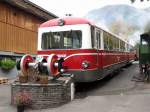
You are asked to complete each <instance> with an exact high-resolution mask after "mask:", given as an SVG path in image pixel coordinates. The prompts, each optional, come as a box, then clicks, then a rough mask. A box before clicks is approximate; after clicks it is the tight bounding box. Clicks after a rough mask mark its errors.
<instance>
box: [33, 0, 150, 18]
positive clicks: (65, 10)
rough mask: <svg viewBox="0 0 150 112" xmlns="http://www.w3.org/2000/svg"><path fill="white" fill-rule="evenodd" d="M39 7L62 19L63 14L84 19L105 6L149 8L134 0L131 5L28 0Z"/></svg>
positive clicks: (122, 0)
mask: <svg viewBox="0 0 150 112" xmlns="http://www.w3.org/2000/svg"><path fill="white" fill-rule="evenodd" d="M30 1H31V2H33V3H35V4H37V5H39V6H41V7H42V8H44V9H46V10H48V11H49V12H51V13H53V14H55V15H57V16H58V17H63V16H65V14H72V16H76V17H84V16H85V15H86V14H87V13H88V12H89V11H91V10H93V9H97V8H101V7H104V6H107V5H116V4H126V5H130V6H133V7H136V8H147V7H150V1H147V0H144V2H140V0H136V2H134V3H131V1H130V0H30Z"/></svg>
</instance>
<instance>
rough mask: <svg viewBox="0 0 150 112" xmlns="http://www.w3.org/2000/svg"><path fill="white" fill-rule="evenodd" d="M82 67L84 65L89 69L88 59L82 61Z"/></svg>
mask: <svg viewBox="0 0 150 112" xmlns="http://www.w3.org/2000/svg"><path fill="white" fill-rule="evenodd" d="M82 67H83V68H84V69H87V68H88V67H89V62H88V61H83V62H82Z"/></svg>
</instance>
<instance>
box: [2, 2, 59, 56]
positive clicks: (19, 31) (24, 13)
mask: <svg viewBox="0 0 150 112" xmlns="http://www.w3.org/2000/svg"><path fill="white" fill-rule="evenodd" d="M53 18H57V16H56V15H54V14H52V13H50V12H48V11H46V10H44V9H42V8H41V7H39V6H37V5H35V4H33V3H32V2H30V1H28V0H0V55H1V54H5V53H6V54H9V53H11V54H26V53H29V54H36V50H37V31H38V26H39V25H40V24H41V23H43V22H45V21H47V20H49V19H53Z"/></svg>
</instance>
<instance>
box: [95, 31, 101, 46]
mask: <svg viewBox="0 0 150 112" xmlns="http://www.w3.org/2000/svg"><path fill="white" fill-rule="evenodd" d="M95 43H96V46H97V48H100V47H101V39H100V32H99V31H98V32H96V41H95Z"/></svg>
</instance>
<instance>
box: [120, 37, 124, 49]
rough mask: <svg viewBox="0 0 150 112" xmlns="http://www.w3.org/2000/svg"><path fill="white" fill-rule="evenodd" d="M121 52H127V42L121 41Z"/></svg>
mask: <svg viewBox="0 0 150 112" xmlns="http://www.w3.org/2000/svg"><path fill="white" fill-rule="evenodd" d="M120 51H125V42H124V41H122V40H120Z"/></svg>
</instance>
